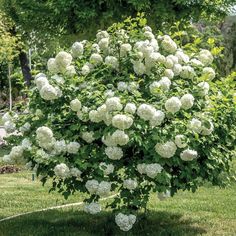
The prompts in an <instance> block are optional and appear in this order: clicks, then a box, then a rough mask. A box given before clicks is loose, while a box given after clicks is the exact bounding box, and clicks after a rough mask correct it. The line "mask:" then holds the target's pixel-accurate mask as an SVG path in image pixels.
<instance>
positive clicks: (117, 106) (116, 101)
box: [106, 97, 123, 111]
mask: <svg viewBox="0 0 236 236" xmlns="http://www.w3.org/2000/svg"><path fill="white" fill-rule="evenodd" d="M106 106H107V110H108V111H120V110H122V108H123V106H122V104H121V102H120V98H118V97H111V98H108V99H107V100H106Z"/></svg>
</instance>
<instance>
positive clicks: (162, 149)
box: [155, 141, 177, 158]
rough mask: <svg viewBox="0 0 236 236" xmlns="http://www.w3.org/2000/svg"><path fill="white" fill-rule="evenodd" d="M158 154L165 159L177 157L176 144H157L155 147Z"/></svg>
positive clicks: (169, 142)
mask: <svg viewBox="0 0 236 236" xmlns="http://www.w3.org/2000/svg"><path fill="white" fill-rule="evenodd" d="M155 150H156V152H157V153H158V154H159V155H160V156H161V157H164V158H170V157H172V156H174V155H175V152H176V150H177V147H176V145H175V143H174V142H172V141H168V142H166V143H157V144H156V146H155Z"/></svg>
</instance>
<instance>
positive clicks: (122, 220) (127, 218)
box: [115, 213, 136, 231]
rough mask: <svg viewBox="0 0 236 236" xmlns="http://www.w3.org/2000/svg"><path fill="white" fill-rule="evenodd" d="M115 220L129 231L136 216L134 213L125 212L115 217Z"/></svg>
mask: <svg viewBox="0 0 236 236" xmlns="http://www.w3.org/2000/svg"><path fill="white" fill-rule="evenodd" d="M115 222H116V224H117V225H118V227H119V228H120V229H121V230H122V231H129V230H131V229H132V227H133V224H134V223H135V222H136V216H135V215H132V214H130V215H125V214H123V213H119V214H118V215H116V217H115Z"/></svg>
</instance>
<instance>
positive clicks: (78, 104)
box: [70, 98, 82, 111]
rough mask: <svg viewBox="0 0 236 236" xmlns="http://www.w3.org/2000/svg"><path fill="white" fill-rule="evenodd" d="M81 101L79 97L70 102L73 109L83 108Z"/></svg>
mask: <svg viewBox="0 0 236 236" xmlns="http://www.w3.org/2000/svg"><path fill="white" fill-rule="evenodd" d="M81 107H82V106H81V102H80V100H79V99H77V98H76V99H74V100H72V101H71V102H70V108H71V110H72V111H79V110H80V109H81Z"/></svg>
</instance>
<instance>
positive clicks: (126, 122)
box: [112, 114, 133, 130]
mask: <svg viewBox="0 0 236 236" xmlns="http://www.w3.org/2000/svg"><path fill="white" fill-rule="evenodd" d="M132 124H133V119H132V118H131V117H130V116H127V115H120V114H117V115H115V116H113V118H112V125H113V126H114V127H116V128H118V129H120V130H125V129H129V128H130V127H131V126H132Z"/></svg>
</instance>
